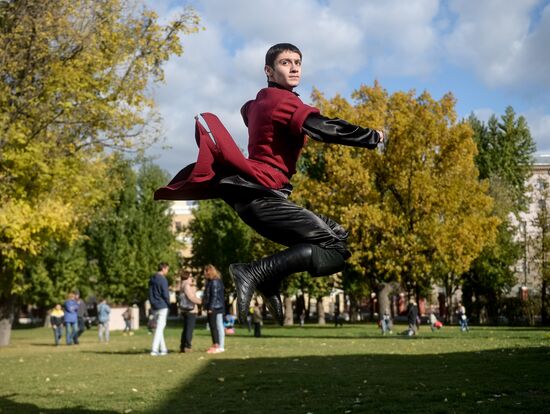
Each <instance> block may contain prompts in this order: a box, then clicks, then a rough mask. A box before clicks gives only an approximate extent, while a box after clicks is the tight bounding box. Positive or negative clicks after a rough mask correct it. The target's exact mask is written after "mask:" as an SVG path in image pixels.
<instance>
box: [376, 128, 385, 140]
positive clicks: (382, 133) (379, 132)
mask: <svg viewBox="0 0 550 414" xmlns="http://www.w3.org/2000/svg"><path fill="white" fill-rule="evenodd" d="M376 132H378V135H380V142H384V131H381V130H379V129H377V130H376Z"/></svg>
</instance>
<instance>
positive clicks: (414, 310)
mask: <svg viewBox="0 0 550 414" xmlns="http://www.w3.org/2000/svg"><path fill="white" fill-rule="evenodd" d="M417 320H418V306H417V305H416V302H415V300H414V299H410V300H409V306H408V308H407V322H408V324H409V329H408V331H407V334H408V335H409V336H414V335H416V333H417V331H418V321H417Z"/></svg>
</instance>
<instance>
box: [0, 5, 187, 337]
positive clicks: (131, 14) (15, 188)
mask: <svg viewBox="0 0 550 414" xmlns="http://www.w3.org/2000/svg"><path fill="white" fill-rule="evenodd" d="M197 24H198V20H197V17H196V15H195V14H194V13H193V12H192V11H189V10H187V11H185V12H184V13H183V14H182V15H181V16H179V17H177V18H176V19H175V20H174V21H173V22H171V23H168V24H166V25H164V26H163V25H160V24H159V23H158V21H157V16H156V15H155V14H154V13H153V12H152V11H150V10H147V9H145V8H141V7H138V6H137V3H135V2H132V1H123V0H104V1H95V0H76V1H74V0H57V1H53V0H41V1H38V0H5V1H2V2H0V71H1V74H2V76H1V79H0V114H1V115H0V346H2V345H7V344H8V343H9V338H10V332H11V323H12V321H13V317H14V305H15V303H16V302H17V300H18V298H21V297H22V296H23V295H25V294H27V292H29V291H31V290H32V289H33V286H32V285H31V284H29V283H27V282H26V281H25V278H24V269H25V264H26V263H27V262H32V260H33V258H34V257H36V256H37V255H39V254H41V252H42V250H43V249H44V248H46V247H47V246H52V244H51V243H67V242H69V243H70V242H74V241H75V240H77V239H78V238H79V235H80V234H81V231H82V229H83V228H84V227H85V226H86V225H87V224H88V223H89V222H90V220H91V218H92V217H93V216H94V214H95V211H96V209H97V208H98V207H100V206H103V205H104V204H105V202H106V201H107V200H109V197H108V194H109V193H110V191H111V190H112V189H113V188H117V186H119V185H120V183H119V182H118V181H117V180H116V179H111V178H110V177H109V176H108V170H109V169H108V165H109V160H110V158H111V157H112V156H113V154H114V153H116V152H117V151H123V150H132V149H136V148H141V147H143V146H145V145H146V144H148V143H150V142H151V140H152V139H155V138H156V137H157V134H156V133H155V130H156V128H154V123H153V120H154V119H155V118H156V115H155V112H154V110H153V108H154V102H153V100H152V99H151V98H150V90H149V89H148V85H150V84H151V83H154V82H158V81H162V80H163V70H162V64H163V63H164V62H166V61H167V60H168V59H169V57H170V56H171V55H173V54H180V53H181V52H182V46H181V44H180V38H179V36H180V35H181V34H182V33H189V32H191V31H194V30H196V28H197ZM149 126H150V127H149ZM107 149H108V150H109V151H106V150H107Z"/></svg>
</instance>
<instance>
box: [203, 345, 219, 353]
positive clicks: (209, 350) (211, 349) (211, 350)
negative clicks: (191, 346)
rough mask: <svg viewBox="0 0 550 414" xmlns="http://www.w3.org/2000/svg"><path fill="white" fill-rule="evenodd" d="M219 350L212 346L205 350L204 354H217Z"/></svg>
mask: <svg viewBox="0 0 550 414" xmlns="http://www.w3.org/2000/svg"><path fill="white" fill-rule="evenodd" d="M219 349H220V346H219V345H212V346H211V347H210V348H208V349H207V350H206V353H207V354H217V353H218V352H220V351H219Z"/></svg>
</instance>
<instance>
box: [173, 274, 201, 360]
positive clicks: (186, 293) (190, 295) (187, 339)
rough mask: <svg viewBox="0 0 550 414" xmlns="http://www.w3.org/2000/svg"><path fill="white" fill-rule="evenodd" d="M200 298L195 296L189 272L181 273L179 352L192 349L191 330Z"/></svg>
mask: <svg viewBox="0 0 550 414" xmlns="http://www.w3.org/2000/svg"><path fill="white" fill-rule="evenodd" d="M201 303H202V300H201V299H200V298H199V297H198V296H197V283H196V281H195V278H194V277H193V275H191V273H190V272H187V271H184V272H183V273H182V275H181V293H180V297H179V306H180V310H181V314H182V317H183V331H182V332H181V339H180V352H191V351H192V349H193V346H192V341H193V331H194V329H195V322H196V320H197V313H198V307H197V305H200V304H201Z"/></svg>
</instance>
